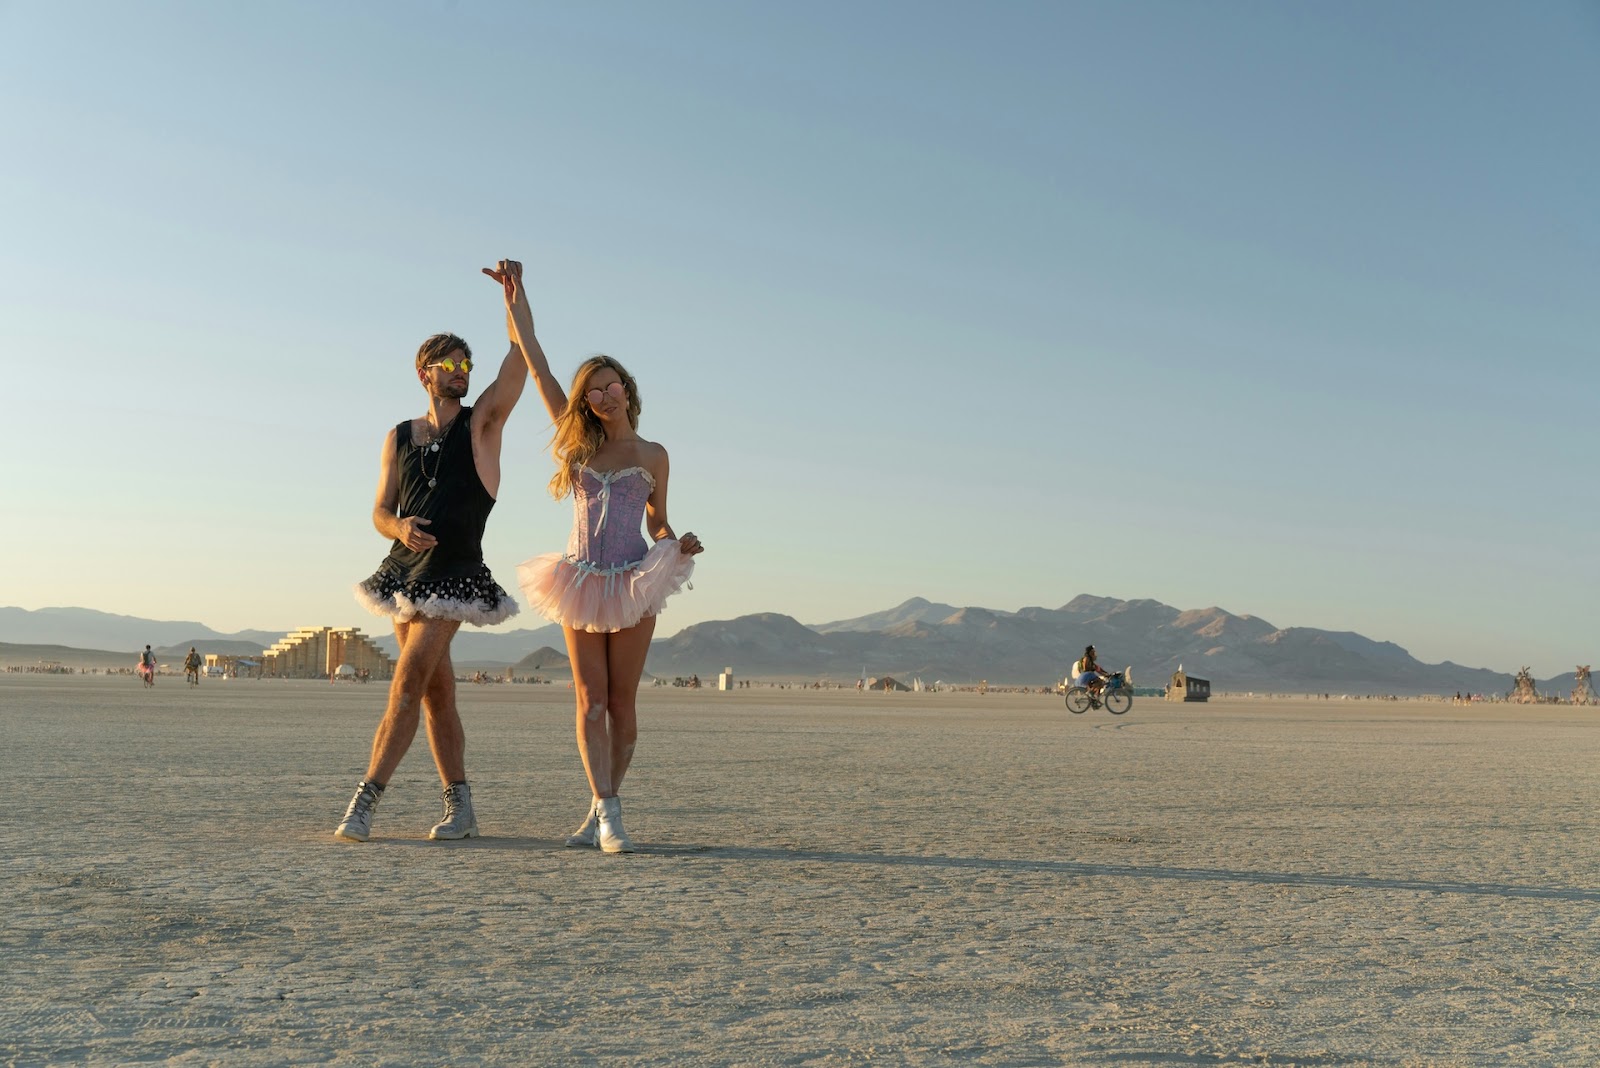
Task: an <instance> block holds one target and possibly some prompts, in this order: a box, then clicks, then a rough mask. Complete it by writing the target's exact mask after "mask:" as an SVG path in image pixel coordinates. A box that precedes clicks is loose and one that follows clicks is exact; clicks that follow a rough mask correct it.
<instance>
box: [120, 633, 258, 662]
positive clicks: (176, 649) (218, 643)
mask: <svg viewBox="0 0 1600 1068" xmlns="http://www.w3.org/2000/svg"><path fill="white" fill-rule="evenodd" d="M278 637H280V638H281V637H282V635H281V634H280V635H279V636H278ZM277 640H278V639H277V638H274V639H272V641H274V642H275V641H277ZM271 644H272V642H267V643H265V644H263V643H261V642H240V641H234V640H233V639H231V638H191V639H189V640H188V641H186V642H173V643H172V644H171V645H163V646H160V647H159V648H153V649H152V650H151V651H152V652H154V653H155V654H156V655H157V656H159V657H163V658H170V657H177V658H178V659H179V660H182V659H183V658H184V657H186V656H188V655H189V650H190V649H191V648H192V649H193V650H194V651H195V652H197V653H199V654H200V655H201V656H206V655H207V654H210V655H213V656H260V655H261V650H263V649H265V648H266V647H267V646H268V645H271Z"/></svg>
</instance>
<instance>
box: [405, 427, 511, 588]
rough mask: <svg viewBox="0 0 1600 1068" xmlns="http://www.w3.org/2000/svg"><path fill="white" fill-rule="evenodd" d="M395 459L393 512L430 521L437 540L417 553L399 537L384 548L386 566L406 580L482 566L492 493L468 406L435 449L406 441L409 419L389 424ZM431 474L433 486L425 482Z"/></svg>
mask: <svg viewBox="0 0 1600 1068" xmlns="http://www.w3.org/2000/svg"><path fill="white" fill-rule="evenodd" d="M394 441H395V446H394V447H395V463H396V465H397V466H398V468H399V471H400V501H399V503H398V504H396V505H395V510H394V514H395V515H396V516H397V517H399V518H401V519H405V518H406V517H408V516H419V517H421V518H423V519H428V520H431V521H432V522H431V524H430V525H429V526H426V527H423V528H422V529H424V530H426V531H427V532H428V533H429V534H432V535H433V536H434V537H435V538H438V539H439V543H438V544H437V545H435V546H434V547H433V548H431V549H424V550H423V551H421V552H416V551H414V550H411V549H408V548H406V547H405V543H404V542H402V541H400V540H399V539H398V538H396V539H395V542H394V544H393V545H392V546H390V548H389V557H388V559H387V560H386V561H384V564H385V567H386V568H388V569H389V570H391V571H397V572H398V573H399V574H401V575H402V576H403V577H404V578H405V581H407V582H418V581H423V580H428V579H441V578H459V577H461V576H464V575H471V574H473V573H475V572H476V571H477V570H478V569H479V568H481V567H482V566H483V528H484V527H485V526H487V525H488V522H489V511H490V510H491V509H492V508H494V498H493V497H491V496H489V491H488V490H487V489H485V488H484V486H483V480H482V479H480V478H479V477H478V467H477V464H475V463H474V462H473V456H472V409H471V408H466V407H463V408H462V409H461V414H460V415H458V416H456V421H455V423H454V424H452V425H451V427H450V429H449V431H448V432H446V434H445V436H444V438H443V440H441V441H440V442H439V451H438V452H433V451H432V450H431V448H430V447H428V446H422V447H420V448H419V447H418V446H416V445H413V444H412V443H411V420H409V419H407V420H406V421H405V422H403V423H401V424H400V425H399V426H397V427H395V428H394ZM429 479H432V480H433V481H434V482H435V485H433V486H429V485H428V481H429Z"/></svg>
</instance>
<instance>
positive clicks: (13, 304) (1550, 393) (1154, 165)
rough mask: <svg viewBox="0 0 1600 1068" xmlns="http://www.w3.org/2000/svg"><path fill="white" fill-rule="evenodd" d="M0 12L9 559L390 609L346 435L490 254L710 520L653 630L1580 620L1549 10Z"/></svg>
mask: <svg viewBox="0 0 1600 1068" xmlns="http://www.w3.org/2000/svg"><path fill="white" fill-rule="evenodd" d="M0 46H3V49H4V55H5V57H6V61H5V63H4V64H3V65H0V159H3V160H4V161H5V163H4V166H3V167H0V346H3V351H4V353H5V357H4V360H5V363H4V366H5V376H6V378H7V380H8V382H9V384H10V388H9V391H8V392H9V400H10V403H9V404H8V413H9V418H8V420H7V422H8V424H9V425H8V426H7V428H6V429H7V433H6V434H5V443H6V454H7V463H6V469H7V471H6V478H5V481H4V484H5V494H4V497H5V502H6V503H5V505H4V518H5V521H4V522H3V523H0V604H6V605H14V606H17V607H22V608H29V609H36V608H43V607H47V606H64V605H74V606H82V607H87V608H95V609H100V610H103V611H107V612H115V613H119V614H125V615H134V616H143V617H149V618H156V619H182V620H193V621H197V622H201V623H204V624H206V625H208V626H211V627H214V628H216V629H217V630H220V631H225V632H231V631H234V630H240V629H265V630H275V629H282V630H289V629H292V628H294V627H299V626H307V625H334V626H349V625H355V626H361V627H363V628H364V629H367V630H368V631H369V632H379V633H381V632H382V631H383V630H384V629H385V621H383V620H382V619H381V618H379V617H375V616H372V615H369V614H368V613H366V612H365V611H364V610H362V609H361V608H360V607H359V606H357V605H356V603H355V601H354V599H353V597H352V596H351V593H350V587H351V586H352V585H353V584H354V583H355V582H356V581H358V580H360V579H362V578H364V577H366V576H367V575H369V574H371V573H372V571H373V570H374V569H375V568H376V567H377V564H378V563H379V561H380V560H381V559H382V557H383V555H384V553H385V552H386V551H387V543H386V542H385V541H384V540H383V539H382V538H381V537H380V536H379V535H378V534H377V533H376V532H375V531H374V530H373V528H372V525H371V520H370V516H371V507H372V500H373V495H374V492H375V489H376V483H377V474H378V457H379V446H380V444H381V443H382V440H383V437H384V435H385V433H386V432H387V431H388V429H389V428H390V427H392V426H394V425H395V424H396V423H397V422H399V421H401V420H402V419H405V418H408V417H411V416H416V415H421V414H422V413H423V411H424V410H425V396H424V394H423V392H422V388H421V386H420V385H419V384H418V383H417V381H416V379H415V377H414V375H413V374H412V372H411V366H412V360H413V357H414V354H415V352H416V348H417V346H418V344H419V343H420V342H421V341H422V339H424V338H425V337H427V336H429V335H430V334H434V333H437V332H441V331H451V332H454V333H457V334H460V335H461V336H463V337H465V338H466V339H467V340H468V342H469V343H470V344H471V345H472V346H473V348H474V353H475V355H476V356H478V357H479V358H481V359H482V361H483V362H484V364H485V365H487V366H489V367H492V366H494V364H495V363H497V362H498V360H499V358H500V357H501V356H503V355H504V353H505V351H506V339H505V327H504V317H503V310H502V306H501V302H500V293H499V290H498V289H497V287H496V286H495V285H494V284H493V283H492V282H490V281H489V280H488V279H486V278H484V277H483V276H482V275H481V274H480V273H479V268H481V267H483V266H487V265H492V264H493V263H494V262H495V261H496V260H498V259H501V258H513V259H520V260H522V261H523V262H524V263H525V264H526V268H525V270H526V276H525V277H526V283H527V287H528V290H529V295H530V300H531V303H532V306H533V310H534V316H535V320H536V323H537V329H538V333H539V337H540V339H541V342H542V344H543V346H544V348H545V350H546V352H547V353H548V354H549V356H550V360H551V363H552V366H553V367H554V368H555V370H556V372H557V374H558V375H560V376H562V377H563V378H565V377H567V376H569V375H570V374H571V372H572V370H574V369H575V368H576V366H577V364H578V362H579V361H580V360H582V359H583V358H584V357H586V356H588V355H590V354H592V353H596V352H605V353H608V354H610V355H612V356H615V357H617V358H618V359H620V360H621V361H622V362H623V363H624V364H625V365H627V367H628V368H629V369H630V371H631V372H632V373H633V375H634V376H635V377H636V378H637V379H638V382H639V386H640V396H641V400H642V402H643V408H644V411H643V417H642V420H641V424H640V430H641V432H642V433H643V435H644V436H645V437H647V438H650V439H651V440H655V441H659V442H661V443H662V444H663V445H665V446H666V448H667V449H668V452H669V454H670V456H671V462H672V480H671V483H670V491H671V500H670V504H669V516H670V519H671V521H672V523H673V525H674V526H675V527H676V528H677V530H678V531H680V532H682V531H686V530H693V531H694V532H695V533H696V534H697V535H699V536H700V537H701V538H702V540H703V541H704V542H705V544H706V546H707V550H706V552H705V554H704V555H702V556H701V557H699V558H698V563H697V573H696V578H695V583H694V586H695V588H694V590H693V591H690V592H685V593H683V594H680V595H679V596H678V597H676V598H674V600H673V601H672V602H670V603H669V606H668V608H667V610H666V611H665V612H664V613H663V614H662V616H661V618H660V624H659V627H658V630H657V634H658V636H666V635H670V634H672V633H674V632H676V631H677V630H678V629H680V628H682V627H685V626H688V625H690V624H693V623H698V622H702V621H706V620H717V619H731V618H733V617H736V616H740V615H745V614H749V613H756V612H777V613H783V614H785V615H789V616H793V617H795V618H796V619H798V620H800V621H801V622H802V623H808V624H814V623H822V622H827V621H830V620H837V619H845V618H850V617H854V616H859V615H864V614H867V613H870V612H875V611H879V610H882V609H886V608H889V607H892V606H894V605H896V604H899V603H900V602H902V601H904V600H906V599H907V598H910V597H916V596H921V597H926V598H928V599H929V600H933V601H939V602H946V603H950V604H954V605H979V606H983V607H987V608H992V609H998V610H1005V611H1012V610H1016V609H1019V608H1022V607H1025V606H1029V605H1042V606H1046V607H1058V606H1060V605H1062V604H1064V603H1066V602H1067V601H1069V600H1071V599H1072V598H1073V597H1074V596H1076V595H1078V594H1080V593H1091V594H1095V595H1100V596H1110V597H1119V598H1125V599H1134V598H1153V599H1155V600H1159V601H1162V602H1164V603H1166V604H1169V605H1173V606H1174V607H1177V608H1181V609H1189V608H1204V607H1208V606H1213V605H1215V606H1219V607H1222V608H1224V609H1226V610H1228V611H1230V612H1234V613H1238V614H1248V615H1253V616H1257V617H1260V618H1262V619H1265V620H1267V621H1269V622H1271V623H1272V624H1274V625H1276V626H1279V627H1290V626H1308V627H1320V628H1325V629H1330V630H1354V631H1359V632H1360V633H1362V634H1365V635H1366V636H1368V637H1370V638H1374V639H1378V640H1386V641H1393V642H1396V643H1397V644H1399V645H1401V646H1404V647H1405V648H1406V649H1408V650H1409V651H1410V652H1411V653H1412V654H1413V655H1415V656H1417V657H1419V658H1420V659H1422V660H1424V661H1427V662H1430V663H1433V662H1439V661H1442V660H1446V659H1449V660H1454V661H1456V662H1458V663H1463V664H1467V665H1470V666H1474V667H1490V668H1494V669H1497V670H1505V671H1508V672H1511V671H1515V670H1516V669H1517V668H1518V667H1520V666H1522V665H1524V664H1527V665H1531V666H1532V667H1533V668H1534V670H1535V674H1536V676H1539V675H1546V676H1548V675H1554V674H1557V673H1560V672H1565V671H1570V670H1572V668H1573V666H1575V665H1576V664H1586V663H1590V662H1591V661H1596V660H1600V628H1597V627H1596V626H1595V608H1596V596H1595V592H1596V591H1595V586H1594V556H1595V546H1596V535H1597V533H1600V486H1597V485H1596V478H1595V445H1596V441H1597V429H1600V364H1597V359H1596V357H1597V347H1600V341H1597V339H1600V300H1597V299H1596V296H1595V294H1596V292H1597V289H1600V286H1597V282H1600V213H1597V212H1596V210H1595V200H1594V198H1595V190H1596V189H1597V188H1600V147H1597V145H1600V141H1597V139H1596V138H1595V136H1594V131H1595V125H1594V116H1595V114H1596V105H1597V102H1600V5H1596V4H1595V3H1592V2H1588V0H1565V2H1564V0H1543V2H1540V3H1536V4H1516V5H1513V4H1504V3H1498V2H1489V3H1484V2H1474V0H1448V2H1428V0H1417V2H1410V3H1405V4H1392V3H1386V2H1361V0H1356V2H1350V3H1341V4H1273V3H1266V2H1261V0H1252V2H1228V0H1218V2H1215V3H1206V4H1194V3H1188V2H1162V0H1146V2H1140V3H1126V4H1125V3H1111V2H1092V3H1089V2H1086V3H1072V2H1065V0H1062V2H1046V3H1024V2H1016V3H1005V4H980V3H976V2H973V3H941V2H915V3H913V2H906V3H872V2H867V3H834V2H818V3H808V4H784V5H778V4H753V3H711V2H707V3H697V2H691V0H686V2H682V3H672V4H659V3H628V2H616V3H608V4H603V5H602V4H570V3H559V4H558V3H495V2H472V3H466V2H462V3H418V2H406V0H401V2H385V3H381V4H380V3H375V2H373V3H361V2H350V3H340V4H324V3H310V2H306V3H296V2H274V3H271V4H252V5H246V4H226V5H218V4H209V3H192V4H187V3H185V4H178V3H161V2H149V3H140V4H122V3H86V2H75V0H61V2H54V0H52V2H50V3H43V2H19V0H0ZM488 381H489V375H487V374H484V373H481V372H480V373H479V374H478V375H477V376H476V380H475V382H474V388H473V391H474V394H475V393H476V391H477V390H478V389H481V388H482V387H483V386H484V385H487V383H488ZM549 429H550V428H549V420H548V418H547V416H546V415H545V413H544V412H543V410H542V408H541V407H540V405H539V404H538V401H537V397H536V396H535V394H534V392H533V391H531V390H530V391H528V392H527V393H526V394H524V400H523V402H522V404H521V406H520V407H519V408H518V409H517V410H516V411H515V412H514V413H513V415H512V417H511V422H510V424H509V425H508V428H507V432H506V436H505V447H504V449H505V451H504V458H503V466H504V471H505V474H504V480H503V484H502V487H501V492H500V497H499V501H498V504H497V506H496V508H495V511H494V514H493V515H492V516H491V518H490V521H489V531H488V535H487V537H486V540H485V546H484V548H485V554H486V558H487V560H488V563H489V565H490V567H491V568H492V569H493V570H494V572H495V574H496V576H497V577H498V578H499V579H500V580H501V582H502V584H503V585H506V586H507V587H508V588H512V589H514V587H515V581H514V580H515V574H516V571H515V565H516V563H517V562H518V561H519V560H522V559H525V558H527V557H530V556H533V555H536V554H538V553H543V552H550V551H555V550H558V549H560V548H562V547H563V546H564V545H565V543H566V538H567V534H568V531H569V529H570V526H571V518H572V512H571V504H570V502H568V501H556V500H553V499H552V498H551V497H550V496H549V495H548V493H547V492H546V489H545V484H546V482H547V480H548V479H549V476H550V473H551V470H552V468H551V463H552V461H551V458H550V455H549V452H548V442H549ZM543 622H544V621H543V620H542V619H539V618H537V617H534V616H532V615H531V614H530V613H528V612H526V611H525V612H524V613H523V614H522V615H520V616H518V617H516V618H515V619H513V620H511V621H510V622H509V623H507V624H505V625H503V627H502V628H500V629H512V628H516V627H534V626H539V625H542V624H543Z"/></svg>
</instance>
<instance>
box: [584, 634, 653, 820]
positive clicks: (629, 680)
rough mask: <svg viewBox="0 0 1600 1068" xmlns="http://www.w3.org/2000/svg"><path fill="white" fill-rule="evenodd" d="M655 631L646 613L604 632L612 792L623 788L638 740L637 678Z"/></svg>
mask: <svg viewBox="0 0 1600 1068" xmlns="http://www.w3.org/2000/svg"><path fill="white" fill-rule="evenodd" d="M655 632H656V617H655V616H647V617H645V618H644V619H641V620H640V621H639V622H638V623H637V624H635V625H634V626H631V627H629V628H628V629H627V630H621V631H618V632H617V633H615V634H608V635H606V638H607V639H608V641H607V643H606V644H607V663H608V665H609V669H610V670H609V674H608V676H607V684H608V689H609V700H608V702H607V705H606V710H607V713H608V717H609V719H610V722H611V791H612V793H616V792H618V791H619V790H621V789H622V777H623V776H624V775H626V774H628V765H630V764H632V763H633V749H634V746H635V745H636V744H637V742H638V740H639V709H638V702H639V679H640V678H641V677H642V676H643V675H644V661H645V657H647V656H649V655H650V638H651V636H652V635H654V634H655ZM596 796H603V795H596Z"/></svg>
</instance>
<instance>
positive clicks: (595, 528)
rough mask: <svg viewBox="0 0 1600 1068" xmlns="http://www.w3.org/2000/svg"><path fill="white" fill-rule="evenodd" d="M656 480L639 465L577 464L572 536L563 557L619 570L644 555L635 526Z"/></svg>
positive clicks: (595, 567) (596, 568) (597, 567)
mask: <svg viewBox="0 0 1600 1068" xmlns="http://www.w3.org/2000/svg"><path fill="white" fill-rule="evenodd" d="M655 488H656V480H655V478H654V476H652V475H651V474H650V472H648V471H646V470H645V469H644V468H642V467H624V468H622V469H620V470H617V471H591V470H589V468H587V467H582V466H580V467H579V468H578V474H577V477H576V478H574V479H573V480H572V513H573V514H572V537H571V538H570V539H568V541H567V557H568V559H570V560H571V561H572V562H573V563H577V564H580V565H583V564H587V565H589V566H588V567H586V568H585V570H592V571H598V572H606V571H620V570H622V569H624V568H626V567H628V566H630V565H633V564H637V563H638V562H639V561H640V560H643V559H644V554H645V552H646V551H647V550H648V548H649V545H648V544H647V543H646V541H645V539H644V535H643V534H641V533H639V527H640V524H641V523H642V521H643V520H644V506H645V502H646V501H648V500H649V499H650V494H651V492H652V491H653V490H654V489H655Z"/></svg>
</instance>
